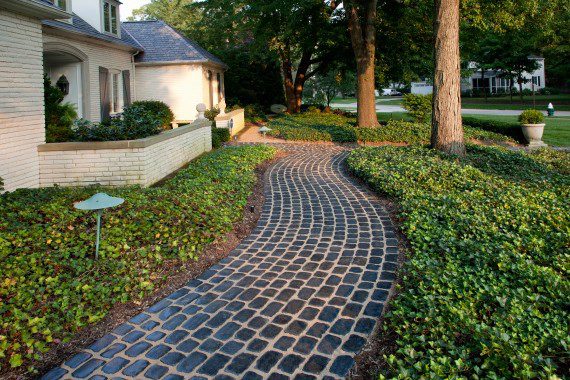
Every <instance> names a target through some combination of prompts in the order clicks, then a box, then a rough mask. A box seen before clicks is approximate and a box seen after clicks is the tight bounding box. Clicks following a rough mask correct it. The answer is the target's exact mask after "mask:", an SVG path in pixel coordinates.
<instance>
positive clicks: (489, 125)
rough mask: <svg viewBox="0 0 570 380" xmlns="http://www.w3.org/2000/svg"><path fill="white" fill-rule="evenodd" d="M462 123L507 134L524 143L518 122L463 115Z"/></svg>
mask: <svg viewBox="0 0 570 380" xmlns="http://www.w3.org/2000/svg"><path fill="white" fill-rule="evenodd" d="M463 125H464V126H468V127H471V128H476V129H482V130H485V131H490V132H494V133H499V134H501V135H505V136H509V137H511V138H513V139H514V140H515V141H517V142H519V143H521V144H524V143H525V142H526V140H525V138H524V135H523V133H522V129H521V126H520V124H518V123H514V122H513V123H510V122H505V121H497V120H482V119H477V118H475V117H469V116H463Z"/></svg>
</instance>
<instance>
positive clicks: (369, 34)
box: [345, 0, 379, 127]
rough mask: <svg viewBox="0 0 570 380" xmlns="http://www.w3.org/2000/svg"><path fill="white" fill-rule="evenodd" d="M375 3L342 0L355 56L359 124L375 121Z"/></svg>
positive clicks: (372, 124) (371, 1)
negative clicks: (358, 3) (343, 0)
mask: <svg viewBox="0 0 570 380" xmlns="http://www.w3.org/2000/svg"><path fill="white" fill-rule="evenodd" d="M377 3H378V1H377V0H365V1H361V2H360V4H361V6H360V8H359V7H358V6H357V5H356V3H355V2H354V0H350V1H345V5H346V8H347V10H346V11H347V12H348V30H349V32H350V40H351V42H352V48H353V50H354V55H355V57H356V75H357V79H358V90H357V101H358V104H357V110H358V126H359V127H375V126H378V125H379V124H378V117H377V116H376V95H375V93H374V91H375V86H374V64H375V62H374V60H375V53H376V27H375V22H376V5H377Z"/></svg>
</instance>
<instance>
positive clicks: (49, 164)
mask: <svg viewBox="0 0 570 380" xmlns="http://www.w3.org/2000/svg"><path fill="white" fill-rule="evenodd" d="M211 149H212V130H211V127H210V122H209V121H207V120H206V121H196V122H194V123H192V124H190V125H187V126H184V127H180V128H177V129H173V130H170V131H166V132H164V133H161V134H160V135H157V136H152V137H148V138H146V139H140V140H131V141H109V142H69V143H52V144H43V145H40V146H39V147H38V151H39V156H40V186H41V187H47V186H53V185H56V184H57V185H61V186H87V185H93V184H101V185H104V186H124V185H142V186H150V185H152V184H154V183H156V182H158V181H159V180H161V179H163V178H164V177H166V176H168V175H169V174H171V173H172V172H174V171H176V170H177V169H180V168H181V167H183V166H184V165H186V164H187V163H188V162H189V161H191V160H192V159H194V158H196V157H198V156H199V155H201V154H202V153H204V152H207V151H210V150H211Z"/></svg>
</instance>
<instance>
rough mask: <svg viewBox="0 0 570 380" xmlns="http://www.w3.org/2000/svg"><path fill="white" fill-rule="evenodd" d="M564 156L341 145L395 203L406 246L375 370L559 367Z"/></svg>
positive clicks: (525, 372)
mask: <svg viewBox="0 0 570 380" xmlns="http://www.w3.org/2000/svg"><path fill="white" fill-rule="evenodd" d="M568 161H569V155H568V153H562V152H552V151H539V152H537V153H534V154H526V153H517V152H511V151H508V150H506V149H502V148H490V147H474V146H470V147H468V153H467V156H466V157H465V158H459V157H450V156H446V155H443V154H441V153H438V152H436V151H433V150H429V149H426V148H422V147H406V148H395V147H383V148H362V149H359V150H356V151H354V152H353V153H351V155H350V156H349V158H348V165H349V167H350V169H351V170H352V171H353V172H354V173H356V175H358V176H360V177H361V178H363V179H364V180H366V181H367V182H368V183H369V184H370V185H371V186H372V187H373V188H374V189H375V190H376V191H378V192H379V193H382V194H387V195H388V196H390V197H393V198H395V199H396V200H397V201H398V203H399V205H400V213H401V215H400V216H401V217H402V219H403V224H402V228H403V231H404V233H405V234H406V236H407V238H408V239H409V241H410V246H411V252H410V254H409V261H408V262H407V263H406V264H405V265H404V268H403V269H402V278H403V280H402V281H403V284H402V288H401V293H400V294H399V295H398V296H397V297H396V298H395V299H394V300H392V301H391V311H390V312H389V313H388V314H387V320H386V323H385V329H386V330H388V331H393V332H395V333H396V349H395V350H394V351H393V352H392V353H391V354H390V355H388V356H387V357H386V358H385V359H386V362H387V368H386V370H385V371H384V372H383V374H382V375H381V378H385V377H389V378H400V379H410V378H423V379H428V378H431V379H435V378H438V379H443V378H474V379H481V378H490V379H502V378H518V379H530V378H560V377H564V376H566V375H567V372H565V371H566V370H567V369H568V364H569V363H568V354H567V353H568V347H569V345H570V335H569V334H568V321H569V320H570V309H569V308H568V305H570V281H569V280H568V268H569V264H570V261H569V258H570V255H569V252H570V251H569V247H570V207H569V204H568V199H569V196H570V176H569V175H568V171H567V169H568ZM564 162H565V163H564ZM564 168H565V169H564ZM556 376H558V377H556Z"/></svg>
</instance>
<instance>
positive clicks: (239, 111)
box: [215, 108, 245, 121]
mask: <svg viewBox="0 0 570 380" xmlns="http://www.w3.org/2000/svg"><path fill="white" fill-rule="evenodd" d="M239 114H245V110H244V109H243V108H238V109H237V110H233V111H231V112H226V113H225V114H224V115H218V116H216V118H215V120H216V121H225V120H230V119H231V118H232V117H234V116H237V115H239Z"/></svg>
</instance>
